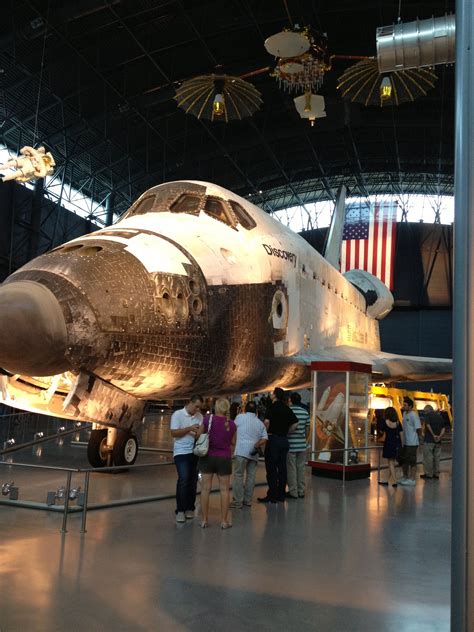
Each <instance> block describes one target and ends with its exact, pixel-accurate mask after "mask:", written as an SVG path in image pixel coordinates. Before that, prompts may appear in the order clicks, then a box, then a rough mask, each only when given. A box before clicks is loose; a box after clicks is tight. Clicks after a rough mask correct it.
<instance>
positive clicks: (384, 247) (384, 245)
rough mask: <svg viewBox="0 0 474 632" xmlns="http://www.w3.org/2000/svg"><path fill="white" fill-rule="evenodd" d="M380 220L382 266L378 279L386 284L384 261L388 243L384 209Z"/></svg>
mask: <svg viewBox="0 0 474 632" xmlns="http://www.w3.org/2000/svg"><path fill="white" fill-rule="evenodd" d="M382 220H383V224H382V267H381V275H380V280H381V281H383V282H384V283H385V284H386V283H387V280H388V279H387V278H386V276H385V263H386V256H387V245H388V244H387V216H386V212H385V211H382ZM389 254H390V253H389Z"/></svg>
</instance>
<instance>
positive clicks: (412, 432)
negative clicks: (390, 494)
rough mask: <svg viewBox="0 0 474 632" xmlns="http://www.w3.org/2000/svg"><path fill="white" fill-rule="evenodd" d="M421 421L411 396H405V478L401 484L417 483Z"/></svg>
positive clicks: (403, 465)
mask: <svg viewBox="0 0 474 632" xmlns="http://www.w3.org/2000/svg"><path fill="white" fill-rule="evenodd" d="M420 436H421V422H420V418H419V417H418V413H417V412H416V410H414V408H413V400H412V399H411V398H410V397H404V398H403V460H402V467H403V478H402V479H401V480H399V481H398V482H399V484H400V485H408V486H414V485H416V453H417V450H418V446H419V445H420Z"/></svg>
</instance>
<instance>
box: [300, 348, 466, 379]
mask: <svg viewBox="0 0 474 632" xmlns="http://www.w3.org/2000/svg"><path fill="white" fill-rule="evenodd" d="M288 359H289V360H291V361H293V362H297V363H303V364H306V365H309V364H311V362H321V361H322V362H331V361H334V362H340V361H345V362H361V363H362V364H370V365H372V373H373V376H374V378H375V379H377V380H380V381H389V382H405V381H423V380H430V381H435V380H449V379H451V377H452V370H453V368H452V360H451V359H449V358H426V357H421V356H405V355H397V354H395V353H385V352H383V351H370V350H367V349H358V348H356V347H349V346H340V347H330V348H327V349H322V350H321V351H320V352H318V353H316V354H311V355H297V356H291V358H288Z"/></svg>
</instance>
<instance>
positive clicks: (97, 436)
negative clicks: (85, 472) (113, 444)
mask: <svg viewBox="0 0 474 632" xmlns="http://www.w3.org/2000/svg"><path fill="white" fill-rule="evenodd" d="M107 452H108V450H107V428H101V429H100V430H92V432H91V436H90V438H89V443H88V444H87V458H88V460H89V463H90V464H91V465H92V467H105V466H106V465H107Z"/></svg>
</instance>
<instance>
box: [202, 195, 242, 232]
mask: <svg viewBox="0 0 474 632" xmlns="http://www.w3.org/2000/svg"><path fill="white" fill-rule="evenodd" d="M212 207H214V208H212ZM203 210H204V212H205V213H206V215H209V217H212V218H213V219H217V221H219V222H223V223H224V224H227V226H230V227H231V228H234V225H235V222H234V221H233V218H232V217H231V216H230V214H229V212H228V210H227V208H226V205H225V202H224V200H223V199H221V198H218V197H215V196H214V195H208V196H207V197H206V201H205V202H204V209H203Z"/></svg>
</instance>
